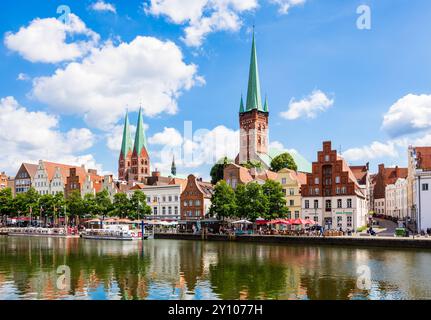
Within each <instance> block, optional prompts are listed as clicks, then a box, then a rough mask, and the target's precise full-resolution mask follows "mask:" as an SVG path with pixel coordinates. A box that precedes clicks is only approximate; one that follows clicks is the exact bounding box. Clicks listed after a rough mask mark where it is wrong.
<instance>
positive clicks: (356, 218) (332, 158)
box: [301, 141, 368, 230]
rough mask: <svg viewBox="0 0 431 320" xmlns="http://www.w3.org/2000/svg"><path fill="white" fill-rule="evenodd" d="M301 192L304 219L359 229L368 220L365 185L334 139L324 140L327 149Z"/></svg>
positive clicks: (308, 176) (330, 226) (314, 165)
mask: <svg viewBox="0 0 431 320" xmlns="http://www.w3.org/2000/svg"><path fill="white" fill-rule="evenodd" d="M358 171H359V170H358ZM301 193H302V218H303V219H313V220H314V221H316V222H317V223H319V224H320V225H323V226H326V227H327V228H333V229H338V228H342V229H343V230H347V229H350V230H352V229H356V228H358V227H361V226H364V225H365V224H366V222H367V221H366V216H367V214H368V207H367V196H366V191H365V188H364V187H363V186H361V185H360V184H359V183H358V177H357V176H355V174H354V173H353V171H352V169H351V168H350V167H349V165H348V164H347V162H346V161H345V160H344V159H343V158H342V157H341V156H340V155H338V154H337V151H336V150H333V149H332V145H331V142H330V141H326V142H323V150H322V151H319V152H318V154H317V161H316V162H313V164H312V173H310V174H307V183H306V184H303V185H302V187H301Z"/></svg>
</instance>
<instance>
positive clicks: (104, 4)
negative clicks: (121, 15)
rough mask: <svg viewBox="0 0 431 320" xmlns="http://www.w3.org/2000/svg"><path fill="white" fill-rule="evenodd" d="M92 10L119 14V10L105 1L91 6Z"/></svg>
mask: <svg viewBox="0 0 431 320" xmlns="http://www.w3.org/2000/svg"><path fill="white" fill-rule="evenodd" d="M91 9H93V10H94V11H108V12H112V13H117V9H116V8H115V6H114V5H113V4H111V3H107V2H105V1H97V2H95V3H93V4H92V5H91Z"/></svg>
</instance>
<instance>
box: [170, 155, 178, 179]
mask: <svg viewBox="0 0 431 320" xmlns="http://www.w3.org/2000/svg"><path fill="white" fill-rule="evenodd" d="M171 174H172V175H173V176H174V177H175V176H176V175H177V166H176V165H175V155H174V156H173V158H172V166H171Z"/></svg>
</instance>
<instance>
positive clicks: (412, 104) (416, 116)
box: [382, 94, 431, 137]
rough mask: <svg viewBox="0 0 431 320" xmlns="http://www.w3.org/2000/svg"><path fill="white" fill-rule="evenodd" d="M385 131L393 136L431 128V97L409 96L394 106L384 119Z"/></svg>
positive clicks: (383, 126)
mask: <svg viewBox="0 0 431 320" xmlns="http://www.w3.org/2000/svg"><path fill="white" fill-rule="evenodd" d="M382 128H383V130H385V131H387V132H388V133H389V134H390V135H391V136H393V137H397V136H401V135H403V134H408V133H414V132H418V131H422V130H426V129H430V128H431V95H425V94H423V95H414V94H408V95H406V96H404V97H403V98H401V99H400V100H398V101H397V102H396V103H395V104H394V105H392V106H391V107H390V109H389V111H388V112H387V113H386V114H385V115H384V118H383V125H382Z"/></svg>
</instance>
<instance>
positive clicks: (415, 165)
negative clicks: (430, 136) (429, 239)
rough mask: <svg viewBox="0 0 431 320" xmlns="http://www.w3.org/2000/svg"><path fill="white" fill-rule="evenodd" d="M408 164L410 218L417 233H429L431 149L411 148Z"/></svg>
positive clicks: (430, 218) (430, 214) (430, 223)
mask: <svg viewBox="0 0 431 320" xmlns="http://www.w3.org/2000/svg"><path fill="white" fill-rule="evenodd" d="M408 162H409V175H408V176H409V178H410V177H412V178H411V179H410V180H409V179H408V180H409V181H408V184H409V188H410V190H411V197H412V199H411V200H410V203H412V206H411V207H410V208H409V209H410V216H411V218H412V220H413V223H414V225H415V227H416V230H417V231H427V230H428V229H431V147H409V161H408ZM408 197H409V195H408ZM408 202H409V201H408Z"/></svg>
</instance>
